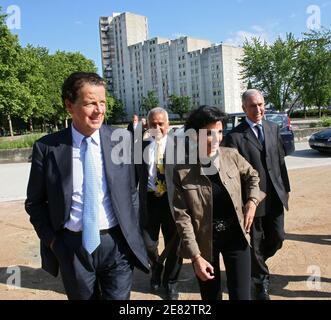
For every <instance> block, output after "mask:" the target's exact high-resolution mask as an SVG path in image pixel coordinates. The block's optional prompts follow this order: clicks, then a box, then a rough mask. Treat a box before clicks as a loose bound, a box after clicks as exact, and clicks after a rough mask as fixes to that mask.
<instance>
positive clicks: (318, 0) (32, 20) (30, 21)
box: [0, 0, 331, 72]
mask: <svg viewBox="0 0 331 320" xmlns="http://www.w3.org/2000/svg"><path fill="white" fill-rule="evenodd" d="M0 6H1V7H2V13H6V12H7V13H8V17H9V18H8V20H7V23H8V26H9V27H10V29H11V31H12V32H13V33H14V34H17V35H18V37H19V41H20V43H21V45H22V46H26V45H27V44H32V45H33V46H42V47H46V48H48V49H49V51H50V53H54V52H55V51H56V50H64V51H69V52H81V53H82V54H84V55H85V56H86V57H87V58H89V59H92V60H93V61H94V62H95V64H96V65H97V67H98V69H99V72H101V51H100V44H99V18H100V17H101V16H110V15H112V13H113V12H118V13H122V12H125V11H128V12H132V13H136V14H139V15H143V16H146V17H147V18H148V26H149V37H150V38H152V37H155V36H160V37H165V38H168V39H175V38H178V37H180V36H191V37H195V38H199V39H207V40H210V41H212V42H213V43H221V42H223V43H231V44H235V45H241V44H242V43H243V41H244V39H245V38H246V37H248V38H250V37H252V36H258V37H260V38H262V39H265V40H266V41H268V42H269V43H272V42H273V41H274V40H275V39H276V38H277V37H278V36H281V37H284V36H285V35H286V33H289V32H292V33H294V34H295V35H296V36H297V37H300V36H301V35H302V33H303V32H307V31H308V30H309V28H319V27H320V26H322V27H325V28H327V29H331V0H277V1H269V0H166V1H163V0H93V1H91V0H0ZM13 6H15V7H13Z"/></svg>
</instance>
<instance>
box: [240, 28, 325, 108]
mask: <svg viewBox="0 0 331 320" xmlns="http://www.w3.org/2000/svg"><path fill="white" fill-rule="evenodd" d="M330 44H331V34H330V31H327V30H323V31H318V32H317V31H311V32H309V33H306V34H304V37H303V39H302V40H298V39H295V38H294V36H293V34H287V35H286V39H285V40H282V39H281V38H278V39H277V40H276V41H275V42H274V43H273V44H272V45H268V44H267V43H266V42H264V43H263V42H262V41H261V40H260V39H256V38H255V39H253V41H252V42H251V43H249V42H248V41H246V42H245V44H244V58H243V59H242V61H241V67H242V68H243V71H242V76H243V79H245V80H246V81H247V83H248V84H249V86H250V87H254V88H257V89H259V90H261V91H262V93H263V94H264V96H265V98H266V102H267V103H271V104H272V105H273V106H274V107H275V108H276V109H277V110H281V111H284V110H285V108H286V107H289V108H290V112H291V110H292V109H293V108H294V107H295V105H296V104H297V103H298V102H301V103H303V104H304V105H305V106H308V107H309V106H316V107H322V106H327V105H330V104H331V50H330V47H331V45H330Z"/></svg>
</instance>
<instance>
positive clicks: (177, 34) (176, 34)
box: [171, 33, 187, 39]
mask: <svg viewBox="0 0 331 320" xmlns="http://www.w3.org/2000/svg"><path fill="white" fill-rule="evenodd" d="M182 37H187V35H186V34H183V33H173V34H172V35H171V39H178V38H182Z"/></svg>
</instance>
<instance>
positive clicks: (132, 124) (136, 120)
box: [127, 114, 139, 136]
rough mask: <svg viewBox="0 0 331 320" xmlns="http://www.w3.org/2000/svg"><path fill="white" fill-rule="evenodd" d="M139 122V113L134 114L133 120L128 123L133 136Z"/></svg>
mask: <svg viewBox="0 0 331 320" xmlns="http://www.w3.org/2000/svg"><path fill="white" fill-rule="evenodd" d="M138 124H139V117H138V115H136V114H134V115H133V116H132V121H131V122H130V123H129V124H128V127H127V130H129V131H130V132H131V134H132V136H134V131H135V130H136V129H137V127H138Z"/></svg>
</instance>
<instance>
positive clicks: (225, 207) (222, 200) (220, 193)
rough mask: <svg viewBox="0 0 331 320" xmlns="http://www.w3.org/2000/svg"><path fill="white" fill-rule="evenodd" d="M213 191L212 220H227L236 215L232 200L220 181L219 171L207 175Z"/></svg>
mask: <svg viewBox="0 0 331 320" xmlns="http://www.w3.org/2000/svg"><path fill="white" fill-rule="evenodd" d="M208 178H209V180H210V182H211V186H212V192H213V220H214V221H215V220H228V219H231V218H235V217H236V212H235V210H234V207H233V202H232V200H231V198H230V195H229V193H228V191H227V190H226V189H225V187H224V185H223V183H222V182H221V179H220V176H219V173H218V172H217V173H216V174H214V175H209V176H208Z"/></svg>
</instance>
